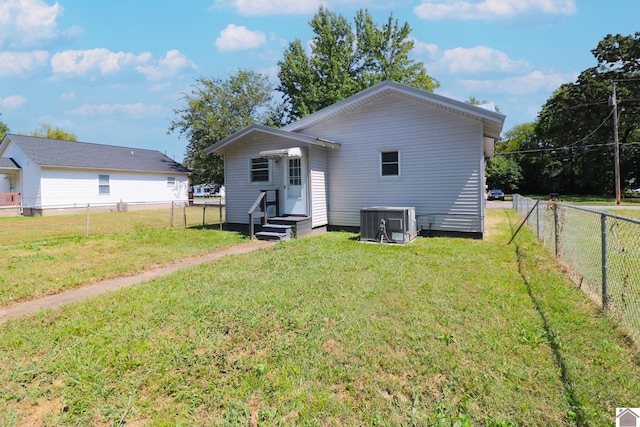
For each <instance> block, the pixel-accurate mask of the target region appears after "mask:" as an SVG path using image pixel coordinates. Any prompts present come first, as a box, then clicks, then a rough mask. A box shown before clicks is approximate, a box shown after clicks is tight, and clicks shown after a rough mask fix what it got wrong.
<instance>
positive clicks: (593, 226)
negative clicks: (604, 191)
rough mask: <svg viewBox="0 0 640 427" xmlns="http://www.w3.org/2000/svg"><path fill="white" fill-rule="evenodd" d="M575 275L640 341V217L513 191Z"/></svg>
mask: <svg viewBox="0 0 640 427" xmlns="http://www.w3.org/2000/svg"><path fill="white" fill-rule="evenodd" d="M513 207H514V209H515V210H516V211H518V213H520V215H522V216H523V217H526V218H527V224H528V225H529V227H530V228H531V229H532V230H533V231H534V232H535V233H536V235H537V236H538V239H540V240H541V241H542V242H543V244H544V245H545V246H547V247H548V248H550V249H551V250H552V251H553V252H554V253H555V255H556V258H557V259H558V260H559V262H560V263H561V264H562V265H563V266H564V267H565V268H566V269H567V272H568V273H569V275H570V276H571V278H572V279H573V280H574V281H575V282H576V283H577V284H578V285H579V286H580V288H581V289H582V290H584V291H585V292H586V293H587V294H588V295H589V296H591V297H592V298H593V299H594V300H595V301H596V302H598V303H600V304H601V305H602V307H603V308H604V309H605V310H606V311H607V312H609V314H611V315H612V316H613V317H614V318H615V319H616V320H617V321H618V322H619V323H620V324H621V325H623V327H624V328H625V329H627V330H628V331H629V333H630V334H631V335H632V336H633V337H634V339H635V340H636V342H640V220H637V219H632V218H625V217H622V216H618V215H615V214H612V213H608V212H603V211H598V210H594V209H588V208H583V207H579V206H574V205H569V204H565V203H559V202H556V201H543V200H534V199H529V198H526V197H522V196H520V195H517V194H516V195H514V196H513Z"/></svg>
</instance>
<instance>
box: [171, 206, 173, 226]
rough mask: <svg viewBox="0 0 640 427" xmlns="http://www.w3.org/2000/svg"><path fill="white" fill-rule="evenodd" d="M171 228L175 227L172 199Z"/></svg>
mask: <svg viewBox="0 0 640 427" xmlns="http://www.w3.org/2000/svg"><path fill="white" fill-rule="evenodd" d="M171 228H173V200H172V201H171Z"/></svg>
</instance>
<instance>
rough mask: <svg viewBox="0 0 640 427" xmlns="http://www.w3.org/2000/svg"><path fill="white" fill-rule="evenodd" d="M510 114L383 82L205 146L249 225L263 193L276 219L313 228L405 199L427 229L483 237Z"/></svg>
mask: <svg viewBox="0 0 640 427" xmlns="http://www.w3.org/2000/svg"><path fill="white" fill-rule="evenodd" d="M504 120H505V116H504V115H503V114H500V113H498V112H496V111H495V109H491V108H485V107H483V106H477V105H471V104H469V103H465V102H460V101H457V100H453V99H450V98H447V97H444V96H440V95H436V94H434V93H430V92H426V91H423V90H419V89H416V88H413V87H409V86H405V85H402V84H399V83H396V82H392V81H384V82H382V83H379V84H377V85H375V86H372V87H370V88H368V89H366V90H364V91H362V92H359V93H357V94H355V95H353V96H351V97H349V98H346V99H344V100H342V101H340V102H338V103H336V104H333V105H331V106H329V107H327V108H324V109H322V110H320V111H317V112H315V113H313V114H311V115H309V116H307V117H304V118H302V119H300V120H298V121H296V122H293V123H291V124H289V125H287V126H285V127H283V128H280V129H275V128H271V127H266V126H262V125H255V124H254V125H250V126H248V127H246V128H244V129H242V130H240V131H239V132H237V133H235V134H233V135H230V136H229V137H227V138H225V139H223V140H221V141H219V142H217V143H216V144H214V145H212V146H210V147H209V148H207V149H206V150H205V152H206V153H216V154H219V155H222V156H223V157H224V174H225V176H224V179H225V187H226V218H227V222H228V223H229V225H238V226H245V227H246V226H247V225H248V224H249V222H250V219H249V215H248V212H249V211H250V210H252V207H254V204H255V203H256V202H257V200H258V199H259V198H260V197H261V195H262V194H264V195H265V196H264V197H263V200H267V201H268V203H266V210H267V215H266V216H267V217H268V221H267V222H269V223H271V222H272V218H270V217H273V216H276V217H278V218H281V217H284V218H287V217H288V218H294V219H297V220H300V221H305V222H306V223H308V226H307V227H305V228H304V232H308V231H310V230H314V229H324V228H347V229H350V228H353V229H357V228H359V227H360V226H361V219H362V217H361V214H362V210H363V209H366V208H369V207H372V206H374V207H375V206H379V207H397V206H402V207H412V208H414V212H415V221H416V224H417V229H422V233H423V234H425V233H426V232H428V233H431V234H432V235H438V234H449V235H461V236H470V237H482V235H483V233H484V217H485V196H484V194H485V177H484V165H485V157H488V156H492V155H493V148H494V141H495V140H496V139H497V138H498V137H499V136H500V132H501V131H502V127H503V124H504ZM260 203H261V202H260ZM260 203H258V204H260ZM252 222H260V223H264V222H265V220H262V219H254V220H253V221H252ZM252 228H253V227H252ZM298 234H300V232H299V233H298Z"/></svg>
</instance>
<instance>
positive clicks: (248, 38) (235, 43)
mask: <svg viewBox="0 0 640 427" xmlns="http://www.w3.org/2000/svg"><path fill="white" fill-rule="evenodd" d="M266 41H267V36H266V35H265V34H264V33H263V32H262V31H251V30H248V29H247V27H245V26H236V25H233V24H229V25H227V28H225V29H224V30H222V31H220V37H218V38H217V39H216V47H217V48H218V50H219V51H220V52H231V51H238V50H250V49H257V48H259V47H260V46H262V45H264V44H265V43H266Z"/></svg>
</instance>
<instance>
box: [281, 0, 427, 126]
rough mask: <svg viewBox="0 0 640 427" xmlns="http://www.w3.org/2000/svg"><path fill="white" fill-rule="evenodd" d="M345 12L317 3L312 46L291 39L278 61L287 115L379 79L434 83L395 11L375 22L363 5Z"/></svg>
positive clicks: (296, 115) (418, 84) (324, 104)
mask: <svg viewBox="0 0 640 427" xmlns="http://www.w3.org/2000/svg"><path fill="white" fill-rule="evenodd" d="M354 21H355V30H354V28H353V27H352V26H351V25H350V24H349V22H348V21H347V19H346V18H344V17H343V16H342V15H338V14H336V13H334V12H331V11H329V10H328V9H326V8H324V7H322V6H321V7H320V9H319V10H318V12H317V13H316V14H315V15H314V17H313V19H312V20H311V22H310V23H309V24H310V26H311V28H312V29H313V32H314V34H315V36H314V37H313V39H312V42H311V44H310V49H311V52H310V54H309V55H307V53H306V52H305V49H304V48H303V46H302V42H301V41H300V40H299V39H296V40H295V41H293V42H291V43H290V44H289V46H288V47H287V49H286V50H285V52H284V58H283V60H282V61H279V62H278V66H279V72H278V77H279V79H280V85H279V86H278V90H279V91H281V92H282V93H283V94H284V100H285V102H286V115H287V120H288V121H293V120H296V119H297V118H300V117H304V116H306V115H308V114H311V113H313V112H315V111H318V110H320V109H322V108H324V107H327V106H329V105H331V104H334V103H336V102H338V101H340V100H342V99H344V98H346V97H348V96H351V95H353V94H355V93H357V92H359V91H361V90H363V89H366V88H368V87H370V86H372V85H375V84H377V83H379V82H381V81H383V80H387V79H389V80H395V81H397V82H400V83H404V84H407V85H411V86H414V87H418V88H420V89H425V90H428V91H433V90H434V89H435V88H437V87H438V83H437V81H436V80H434V79H433V78H431V77H430V76H429V75H428V74H427V72H426V70H425V68H424V64H423V63H422V62H414V61H413V60H411V59H409V52H410V51H411V49H413V46H414V42H413V40H412V39H411V38H410V33H411V28H410V27H409V24H407V23H405V24H403V25H399V23H398V20H397V19H396V20H394V19H393V15H391V16H389V19H388V21H387V23H386V24H385V25H383V26H382V27H378V26H377V25H376V24H375V23H374V21H373V18H372V17H371V15H370V14H369V12H368V11H366V10H360V11H359V12H358V13H357V14H356V17H355V20H354Z"/></svg>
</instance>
